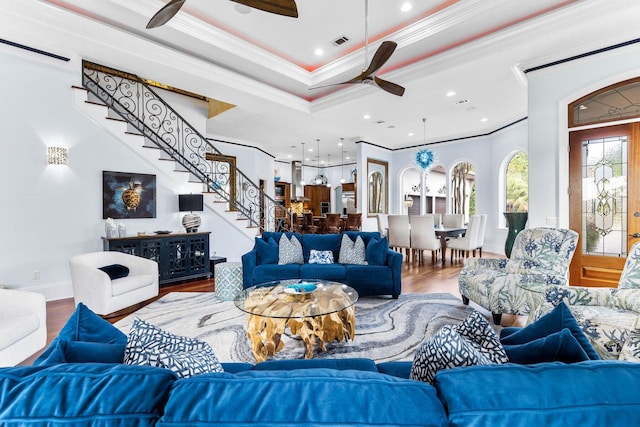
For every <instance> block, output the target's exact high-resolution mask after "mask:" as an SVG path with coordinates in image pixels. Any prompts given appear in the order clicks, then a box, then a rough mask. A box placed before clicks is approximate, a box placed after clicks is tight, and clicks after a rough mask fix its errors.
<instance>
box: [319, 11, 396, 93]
mask: <svg viewBox="0 0 640 427" xmlns="http://www.w3.org/2000/svg"><path fill="white" fill-rule="evenodd" d="M364 9H365V25H364V52H365V53H364V66H365V68H364V70H363V71H362V73H360V74H359V75H357V76H356V77H354V78H352V79H351V80H347V81H345V82H342V83H334V84H331V85H326V86H316V87H312V88H310V89H319V88H322V87H329V86H338V85H344V84H366V85H372V86H377V87H379V88H380V89H382V90H384V91H386V92H389V93H391V94H393V95H397V96H402V95H403V94H404V88H403V87H402V86H400V85H398V84H395V83H393V82H390V81H387V80H383V79H381V78H380V77H378V76H376V75H375V74H376V71H378V70H379V69H380V68H382V66H383V65H384V64H385V63H386V62H387V61H388V60H389V58H391V55H392V54H393V51H394V50H396V47H397V46H398V44H397V43H396V42H392V41H384V42H382V44H381V45H380V47H379V48H378V50H376V53H374V54H373V58H372V59H371V63H370V64H369V66H368V67H367V57H368V53H369V35H368V32H369V28H368V27H369V0H365V6H364Z"/></svg>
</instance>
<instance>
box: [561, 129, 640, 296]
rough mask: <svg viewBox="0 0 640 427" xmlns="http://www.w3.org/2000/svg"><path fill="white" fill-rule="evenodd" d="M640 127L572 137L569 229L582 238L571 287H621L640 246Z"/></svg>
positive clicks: (578, 133) (572, 274)
mask: <svg viewBox="0 0 640 427" xmlns="http://www.w3.org/2000/svg"><path fill="white" fill-rule="evenodd" d="M638 129H639V125H638V124H637V123H636V124H626V125H618V126H609V127H603V128H598V129H590V130H581V131H574V132H571V134H570V154H569V176H570V188H569V206H570V207H569V227H570V228H571V229H573V230H576V231H578V232H579V234H580V238H579V240H578V247H577V248H576V252H575V255H574V257H573V260H572V263H571V267H570V278H569V283H570V284H572V285H582V286H606V287H616V286H617V283H618V280H619V278H620V273H621V271H622V268H623V267H624V262H625V259H626V256H627V253H628V250H629V248H630V247H631V245H632V244H633V243H635V242H636V241H638V240H640V234H638V233H640V201H639V200H638V197H636V196H637V194H638V184H639V182H638V178H639V176H640V173H639V171H638V169H639V166H640V164H639V163H640V162H639V159H638V153H640V150H639V149H638V148H637V144H638V142H640V141H638V140H637V137H636V135H638Z"/></svg>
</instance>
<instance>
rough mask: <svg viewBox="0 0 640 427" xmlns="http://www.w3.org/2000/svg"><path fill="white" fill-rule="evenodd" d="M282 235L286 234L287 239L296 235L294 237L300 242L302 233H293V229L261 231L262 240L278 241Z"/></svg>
mask: <svg viewBox="0 0 640 427" xmlns="http://www.w3.org/2000/svg"><path fill="white" fill-rule="evenodd" d="M283 235H285V236H287V238H288V239H290V238H291V236H296V238H297V239H298V240H300V241H301V242H302V234H300V233H294V232H293V231H285V232H282V231H265V232H263V233H262V240H264V241H265V242H268V241H269V240H271V239H273V240H274V241H275V242H279V241H280V239H281V238H282V236H283Z"/></svg>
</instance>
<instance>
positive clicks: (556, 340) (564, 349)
mask: <svg viewBox="0 0 640 427" xmlns="http://www.w3.org/2000/svg"><path fill="white" fill-rule="evenodd" d="M504 350H505V351H506V352H507V356H509V361H510V362H513V363H519V364H522V365H527V364H533V363H542V362H564V363H576V362H584V361H585V360H590V359H589V356H588V355H587V353H586V352H585V351H584V349H583V348H582V346H581V345H580V343H579V342H578V340H577V339H576V338H575V337H574V336H573V334H571V331H570V330H569V329H566V328H565V329H563V330H562V331H560V332H555V333H553V334H551V335H549V336H546V337H544V338H538V339H536V340H533V341H529V342H528V343H525V344H516V345H505V346H504Z"/></svg>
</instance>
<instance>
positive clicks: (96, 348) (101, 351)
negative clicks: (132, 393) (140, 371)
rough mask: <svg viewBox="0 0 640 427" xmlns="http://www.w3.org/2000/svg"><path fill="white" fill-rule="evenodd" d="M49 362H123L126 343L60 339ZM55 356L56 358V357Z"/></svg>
mask: <svg viewBox="0 0 640 427" xmlns="http://www.w3.org/2000/svg"><path fill="white" fill-rule="evenodd" d="M55 346H56V348H55V349H54V351H53V353H52V357H49V359H48V363H47V364H53V363H122V362H123V361H124V349H125V347H126V344H124V343H119V344H107V343H101V342H87V341H67V340H58V341H56V344H55ZM54 357H55V359H54Z"/></svg>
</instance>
